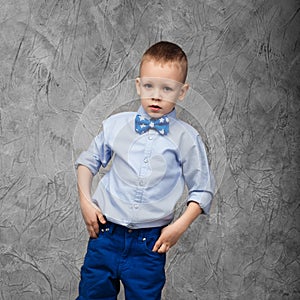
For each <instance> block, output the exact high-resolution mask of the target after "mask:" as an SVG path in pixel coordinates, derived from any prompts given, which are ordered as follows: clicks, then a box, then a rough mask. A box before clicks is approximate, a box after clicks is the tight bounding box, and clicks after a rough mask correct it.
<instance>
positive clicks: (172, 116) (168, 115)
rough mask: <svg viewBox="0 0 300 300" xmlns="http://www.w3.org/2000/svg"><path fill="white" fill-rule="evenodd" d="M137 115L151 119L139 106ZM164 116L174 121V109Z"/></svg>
mask: <svg viewBox="0 0 300 300" xmlns="http://www.w3.org/2000/svg"><path fill="white" fill-rule="evenodd" d="M137 113H138V114H140V115H142V116H146V117H147V118H149V119H151V117H150V116H149V115H148V114H147V113H146V112H145V110H144V108H143V106H142V105H141V106H140V107H139V109H138V111H137ZM164 116H166V117H168V118H173V119H176V108H175V107H174V109H173V110H172V111H171V112H169V113H168V114H165V115H164Z"/></svg>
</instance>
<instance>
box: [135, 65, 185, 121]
mask: <svg viewBox="0 0 300 300" xmlns="http://www.w3.org/2000/svg"><path fill="white" fill-rule="evenodd" d="M188 87H189V86H188V84H184V83H182V72H181V69H180V66H179V65H177V64H174V63H165V64H161V63H159V62H156V61H154V60H145V61H144V62H143V64H142V66H141V70H140V77H138V78H137V79H136V89H137V93H138V95H139V96H140V97H141V104H142V107H143V108H144V110H145V111H146V112H147V113H148V115H149V116H150V117H151V118H156V119H157V118H160V117H161V116H163V115H165V114H168V113H169V112H171V111H172V110H173V108H174V107H175V105H176V101H177V100H183V98H184V96H185V94H186V92H187V90H188Z"/></svg>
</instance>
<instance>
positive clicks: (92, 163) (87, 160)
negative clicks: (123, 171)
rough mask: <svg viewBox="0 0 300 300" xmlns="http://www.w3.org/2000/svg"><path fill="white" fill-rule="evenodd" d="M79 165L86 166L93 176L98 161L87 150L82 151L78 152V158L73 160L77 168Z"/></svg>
mask: <svg viewBox="0 0 300 300" xmlns="http://www.w3.org/2000/svg"><path fill="white" fill-rule="evenodd" d="M79 165H83V166H85V167H87V168H88V169H89V170H90V171H91V173H92V174H93V176H95V175H96V174H97V173H98V171H99V168H100V163H99V161H98V160H97V158H96V157H93V155H91V154H90V153H88V152H87V151H84V152H82V153H81V154H80V156H79V158H78V159H77V160H76V161H75V168H76V169H77V168H78V166H79Z"/></svg>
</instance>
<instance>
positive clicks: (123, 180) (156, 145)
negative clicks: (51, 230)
mask: <svg viewBox="0 0 300 300" xmlns="http://www.w3.org/2000/svg"><path fill="white" fill-rule="evenodd" d="M186 76H187V58H186V55H185V53H184V52H183V50H182V49H181V48H180V47H179V46H177V45H176V44H173V43H170V42H159V43H157V44H154V45H153V46H152V47H150V48H149V49H148V50H147V51H146V52H145V54H144V55H143V57H142V61H141V64H140V74H139V77H138V78H137V79H136V89H137V93H138V95H139V96H140V99H141V106H140V108H139V110H138V113H134V112H125V113H119V114H116V115H113V116H111V117H109V118H108V119H107V120H105V121H104V122H103V131H102V132H101V133H100V134H99V135H98V136H97V137H96V138H95V139H94V140H93V142H92V143H91V145H90V147H89V149H88V150H87V151H85V152H83V153H82V154H81V155H80V156H79V158H78V160H77V161H76V167H77V168H78V190H79V198H80V206H81V210H82V215H83V218H84V220H85V223H86V226H87V230H88V232H89V234H90V241H89V244H88V249H87V253H86V257H85V261H84V265H83V267H82V269H81V282H80V285H79V297H78V299H81V300H83V299H105V300H115V299H117V295H118V293H119V289H120V280H121V281H122V283H123V285H124V290H125V296H126V299H128V300H141V299H143V300H158V299H161V291H162V288H163V286H164V283H165V272H164V266H165V259H166V252H168V250H169V249H170V248H171V247H172V246H173V245H175V244H176V242H177V241H178V239H179V238H180V236H181V235H182V234H183V233H184V232H185V231H186V230H187V228H188V227H189V225H190V224H191V223H192V222H193V221H194V220H195V219H196V218H197V217H198V216H199V215H200V214H201V213H208V212H209V209H210V205H211V201H212V197H213V181H212V179H211V178H212V177H211V174H210V170H209V165H208V161H207V157H206V153H205V150H204V145H203V143H202V141H201V139H200V137H199V135H198V133H197V132H196V131H195V129H194V128H192V127H191V126H190V125H188V124H186V123H184V122H183V121H180V120H178V119H177V118H176V110H175V105H176V101H177V100H180V101H181V100H183V99H184V96H185V94H186V92H187V90H188V87H189V86H188V84H186V83H185V80H186ZM113 154H114V160H113V164H112V168H111V170H110V171H109V172H108V173H107V174H106V175H105V176H103V178H102V179H101V181H100V183H99V185H98V187H97V189H96V191H95V194H94V195H93V197H92V196H91V183H92V178H93V176H94V175H95V174H96V173H97V172H98V170H99V168H100V167H101V166H103V167H105V166H106V165H107V164H108V162H109V161H110V159H111V158H112V155H113ZM184 184H186V185H187V187H188V191H189V196H188V200H187V207H186V210H185V212H184V213H183V214H182V215H181V216H180V217H179V218H178V219H177V220H176V221H175V222H174V223H171V222H172V220H173V216H174V207H175V205H176V202H177V201H178V200H179V198H180V197H181V195H182V192H183V188H184Z"/></svg>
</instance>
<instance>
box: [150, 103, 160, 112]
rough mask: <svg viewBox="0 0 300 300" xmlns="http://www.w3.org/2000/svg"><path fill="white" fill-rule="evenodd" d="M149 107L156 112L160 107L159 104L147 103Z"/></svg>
mask: <svg viewBox="0 0 300 300" xmlns="http://www.w3.org/2000/svg"><path fill="white" fill-rule="evenodd" d="M149 108H150V109H151V110H152V111H153V112H157V111H159V110H160V109H161V107H160V106H158V105H149Z"/></svg>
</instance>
